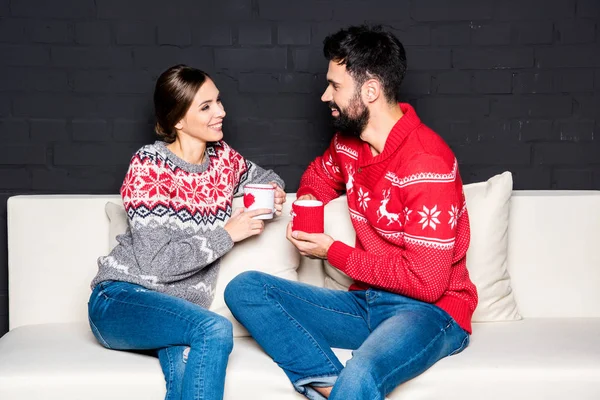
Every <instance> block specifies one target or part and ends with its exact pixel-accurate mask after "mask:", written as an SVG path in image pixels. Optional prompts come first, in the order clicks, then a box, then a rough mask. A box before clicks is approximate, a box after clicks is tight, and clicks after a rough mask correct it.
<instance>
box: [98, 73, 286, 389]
mask: <svg viewBox="0 0 600 400" xmlns="http://www.w3.org/2000/svg"><path fill="white" fill-rule="evenodd" d="M154 104H155V115H156V133H157V135H158V137H159V139H160V140H158V141H156V142H155V143H153V144H150V145H147V146H144V147H142V148H141V149H139V150H138V151H137V152H136V154H135V155H134V156H133V158H132V159H131V162H130V165H129V170H128V172H127V174H126V176H125V179H124V181H123V185H122V187H121V196H122V198H123V204H124V206H125V210H126V211H127V215H128V217H129V229H127V231H126V232H125V234H124V235H120V236H118V242H119V244H118V245H117V246H116V247H115V248H114V249H113V250H112V251H111V253H110V254H108V255H107V256H105V257H100V259H99V260H98V266H99V271H98V274H97V275H96V277H95V278H94V280H93V281H92V285H91V286H92V288H93V292H92V295H91V297H90V301H89V320H90V326H91V329H92V332H93V333H94V335H95V337H96V339H98V342H100V343H101V344H102V345H103V346H105V347H106V348H109V349H118V350H142V349H145V350H147V349H151V350H152V349H154V350H156V353H157V355H158V357H159V359H160V364H161V367H162V369H163V372H164V374H165V381H166V384H167V398H177V399H182V400H185V399H192V398H193V399H197V398H204V399H215V400H218V399H222V398H223V388H224V380H225V369H226V367H227V361H228V357H229V353H230V352H231V349H232V346H233V337H232V326H231V323H230V322H229V321H228V320H227V319H225V318H224V317H222V316H220V315H218V314H215V313H214V312H211V311H209V310H208V309H207V308H208V307H209V306H210V304H211V302H212V299H213V296H214V293H215V284H216V278H217V275H218V271H219V260H220V259H221V257H222V256H223V255H225V254H226V253H227V252H229V250H231V248H232V247H233V246H234V244H235V243H237V242H240V241H242V240H244V239H246V238H248V237H251V236H255V235H259V234H260V233H261V232H262V231H263V228H264V222H263V221H262V220H261V219H254V218H252V217H257V216H261V215H263V214H267V213H268V214H269V215H270V214H271V213H272V212H273V210H272V209H271V208H269V209H257V210H252V211H247V212H244V211H243V210H242V209H240V210H236V211H235V212H233V213H232V201H233V197H234V196H241V195H242V194H243V187H244V185H246V184H268V185H269V188H270V189H271V190H273V189H275V190H276V191H277V193H276V194H275V195H274V198H275V200H274V201H273V202H271V204H273V203H275V211H276V214H280V213H281V208H282V204H283V202H284V201H285V193H284V192H283V189H282V188H283V181H282V180H281V178H279V176H277V174H275V173H274V172H273V171H266V170H264V169H262V168H261V167H259V166H258V165H256V164H254V163H253V162H251V161H249V160H246V159H245V158H244V157H242V155H240V154H239V153H238V152H236V151H235V150H234V149H232V148H231V147H230V146H229V145H228V144H227V143H225V142H224V141H223V140H222V139H223V119H224V118H225V115H226V114H225V109H224V107H223V104H222V103H221V99H220V97H219V90H218V89H217V87H216V86H215V83H214V82H213V81H212V79H211V78H210V77H209V76H208V74H206V73H205V72H203V71H201V70H198V69H195V68H191V67H188V66H185V65H176V66H174V67H171V68H169V69H168V70H166V71H165V72H164V73H163V74H162V75H161V76H160V77H159V78H158V80H157V82H156V89H155V92H154ZM149 332H152V333H151V334H149Z"/></svg>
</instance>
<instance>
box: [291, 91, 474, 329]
mask: <svg viewBox="0 0 600 400" xmlns="http://www.w3.org/2000/svg"><path fill="white" fill-rule="evenodd" d="M400 107H401V109H402V111H403V113H404V115H403V117H402V118H400V120H399V121H398V122H397V123H396V125H395V126H394V127H393V129H392V131H391V132H390V134H389V136H388V138H387V140H386V143H385V147H384V149H383V152H382V153H381V154H378V155H376V156H373V154H372V152H371V149H370V146H369V145H368V144H367V143H365V142H363V141H361V140H359V139H357V138H349V137H344V136H341V135H339V134H337V135H335V137H334V139H333V140H332V142H331V145H330V147H329V148H328V149H327V150H326V151H325V153H324V154H323V156H322V157H318V158H317V159H316V160H315V161H313V162H312V163H311V164H310V166H309V168H308V169H307V171H306V172H305V174H304V175H303V177H302V179H301V182H300V188H299V190H298V193H297V195H298V196H301V195H303V194H307V193H310V194H313V195H314V196H316V197H317V198H318V199H319V200H322V201H324V202H326V203H327V202H329V201H331V200H332V199H334V198H335V197H337V196H339V195H340V194H342V193H344V192H345V193H346V195H347V199H348V208H349V213H350V217H351V220H352V224H353V226H354V229H355V231H356V244H355V246H354V247H352V246H348V245H346V244H344V243H342V242H340V241H336V242H334V244H333V245H332V246H331V248H330V249H329V252H328V255H327V256H328V261H329V262H330V263H331V264H332V265H333V266H334V267H336V268H338V269H340V270H341V271H343V272H345V273H346V274H347V275H349V276H350V277H351V278H353V279H354V281H355V284H354V285H352V286H351V289H366V288H368V287H375V288H379V289H383V290H387V291H390V292H394V293H398V294H401V295H404V296H407V297H411V298H414V299H417V300H421V301H424V302H428V303H433V304H436V305H437V306H439V307H440V308H442V309H444V310H445V311H447V312H448V313H449V314H450V315H451V316H452V317H453V318H454V319H455V320H456V322H457V323H458V324H459V325H460V326H462V327H463V329H465V330H466V331H468V332H470V331H471V316H472V314H473V311H474V310H475V307H476V305H477V291H476V288H475V285H474V284H473V283H472V282H471V280H470V279H469V274H468V271H467V268H466V252H467V249H468V247H469V241H470V230H469V218H468V212H467V209H466V202H465V197H464V193H463V189H462V180H461V178H460V174H459V171H458V163H457V161H456V158H455V157H454V154H453V152H452V150H451V149H450V148H449V147H448V146H447V144H446V143H445V142H444V141H443V139H441V138H440V137H439V136H438V135H437V134H435V132H433V131H432V130H431V129H429V128H428V127H426V126H425V125H424V124H422V123H421V121H420V119H419V118H418V116H417V114H416V112H415V111H414V109H413V108H412V107H411V106H410V105H408V104H404V103H401V104H400ZM333 239H335V238H333Z"/></svg>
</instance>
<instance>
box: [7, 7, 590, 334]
mask: <svg viewBox="0 0 600 400" xmlns="http://www.w3.org/2000/svg"><path fill="white" fill-rule="evenodd" d="M599 16H600V2H599V1H598V0H452V1H451V0H373V1H366V0H302V1H299V0H290V1H281V0H220V1H209V0H207V1H197V0H196V1H192V0H173V1H170V2H166V1H159V0H128V1H123V0H53V1H47V0H0V77H1V78H0V139H1V140H2V143H3V148H2V155H1V156H0V335H2V334H3V333H4V332H5V331H6V330H7V318H6V315H7V313H8V311H7V304H8V298H7V289H8V288H7V265H6V264H7V255H6V199H7V198H8V197H9V196H11V195H13V194H17V193H117V192H118V188H119V185H120V183H121V180H122V178H123V175H124V173H125V169H126V167H127V162H128V160H129V157H130V155H131V153H132V152H133V151H135V150H136V149H137V148H138V147H139V146H141V145H142V144H144V143H147V142H149V141H151V140H153V137H152V129H151V126H152V118H151V116H152V102H151V93H152V89H153V84H154V80H155V79H156V78H157V76H158V74H159V73H160V72H161V71H162V70H164V69H165V68H166V67H168V66H170V65H173V64H175V63H180V62H184V63H189V64H191V65H194V66H197V67H200V68H202V69H205V70H207V71H208V72H209V73H211V74H212V75H213V77H214V78H215V80H216V83H217V85H218V86H219V88H220V89H221V92H222V94H223V100H224V104H225V106H226V108H227V111H228V114H229V115H228V118H227V121H226V126H225V135H226V139H227V140H228V141H229V142H230V143H231V144H232V145H233V146H234V147H236V148H237V149H238V150H239V151H241V152H242V153H243V154H244V155H246V156H247V157H248V158H250V159H253V160H255V161H257V162H259V163H261V164H262V165H264V166H266V167H272V168H275V170H277V171H278V172H279V173H280V174H281V175H282V176H283V177H284V179H285V180H286V181H287V183H288V188H289V190H290V191H295V189H296V188H297V185H298V180H299V177H300V175H301V173H302V171H303V170H304V168H305V167H306V165H307V164H308V163H309V161H310V160H312V159H313V158H314V157H315V156H316V155H318V154H320V153H321V152H322V150H323V149H324V148H325V146H326V145H327V143H328V141H329V139H330V137H331V132H330V131H329V125H328V118H329V117H328V113H327V109H326V107H324V106H323V105H322V104H320V101H319V97H320V94H321V91H322V90H323V89H324V87H325V78H324V74H325V72H326V67H327V63H326V62H325V60H324V58H323V56H322V54H321V46H322V40H323V38H324V37H325V36H326V35H327V34H328V33H330V32H332V31H335V30H337V29H338V28H340V27H343V26H347V25H349V24H354V23H360V22H363V21H367V22H378V23H383V24H385V25H388V26H389V27H390V28H391V29H393V31H394V32H395V33H396V34H397V35H398V37H399V38H400V39H401V41H402V42H403V43H404V45H405V46H406V48H407V52H408V65H409V73H408V75H407V77H406V81H405V83H404V84H403V93H404V99H405V101H408V102H410V103H411V104H413V105H414V106H415V107H416V109H417V111H418V113H419V114H420V115H421V117H422V119H423V120H424V121H425V122H426V123H427V124H429V125H430V126H432V127H433V128H434V129H436V130H437V131H438V132H439V133H440V134H441V135H442V136H443V137H444V138H445V139H446V140H447V141H448V142H449V143H450V144H451V146H452V147H453V148H454V150H455V151H456V154H457V157H458V159H459V162H460V164H461V172H462V175H463V179H464V180H465V182H467V183H469V182H474V181H478V180H484V179H487V178H489V177H490V176H492V175H493V174H495V173H498V172H501V171H503V170H506V169H508V170H511V171H512V172H513V173H514V179H515V188H517V189H600V142H599V141H598V138H599V137H600V18H599Z"/></svg>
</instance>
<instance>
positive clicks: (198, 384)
mask: <svg viewBox="0 0 600 400" xmlns="http://www.w3.org/2000/svg"><path fill="white" fill-rule="evenodd" d="M206 347H207V346H206V335H205V334H204V335H202V350H201V353H200V354H201V358H200V368H198V369H197V370H196V379H194V382H195V384H194V386H195V388H196V394H195V395H194V397H196V396H198V393H199V392H200V393H201V394H202V397H196V400H201V399H202V398H204V379H203V378H202V379H201V378H200V371H204V363H205V362H206V357H205V355H206ZM190 351H192V349H191V346H190ZM188 360H189V354H188Z"/></svg>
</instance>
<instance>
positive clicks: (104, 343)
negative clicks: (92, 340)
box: [88, 317, 111, 349]
mask: <svg viewBox="0 0 600 400" xmlns="http://www.w3.org/2000/svg"><path fill="white" fill-rule="evenodd" d="M88 320H89V321H90V324H91V325H92V326H93V327H94V330H95V333H96V334H97V335H98V337H99V338H100V344H102V345H103V346H104V347H106V348H107V349H111V347H110V345H109V344H108V342H107V341H106V339H104V336H102V334H101V333H100V330H99V329H98V327H97V326H96V324H95V323H94V321H92V319H91V318H89V317H88Z"/></svg>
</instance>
